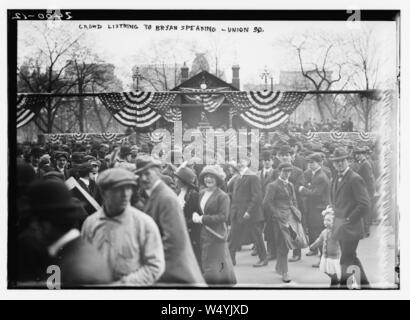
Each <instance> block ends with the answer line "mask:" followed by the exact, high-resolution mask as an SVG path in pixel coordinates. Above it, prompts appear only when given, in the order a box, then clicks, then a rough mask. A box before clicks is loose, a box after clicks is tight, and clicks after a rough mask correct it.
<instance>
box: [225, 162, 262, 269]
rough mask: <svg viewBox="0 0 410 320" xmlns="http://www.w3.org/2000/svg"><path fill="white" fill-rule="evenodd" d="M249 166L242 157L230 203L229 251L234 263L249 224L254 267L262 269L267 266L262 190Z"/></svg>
mask: <svg viewBox="0 0 410 320" xmlns="http://www.w3.org/2000/svg"><path fill="white" fill-rule="evenodd" d="M250 164H251V161H250V158H249V157H243V158H242V159H241V160H240V162H239V165H238V169H239V174H240V177H238V179H237V181H236V183H235V184H234V190H233V194H232V203H231V233H230V239H229V251H230V253H231V257H232V262H233V263H234V264H235V263H236V259H235V256H236V252H237V251H238V250H239V248H240V247H241V244H242V243H241V242H242V235H243V233H244V231H245V228H246V225H247V224H246V222H249V225H250V229H251V235H252V240H253V243H254V244H255V246H256V251H257V253H258V256H259V261H258V262H257V263H256V264H254V267H262V266H266V265H267V264H268V260H267V253H266V248H265V243H264V242H263V237H262V229H263V221H264V218H263V212H262V206H261V203H262V189H261V182H260V180H259V178H258V176H257V175H256V174H255V173H254V172H252V171H251V170H250V169H249V165H250Z"/></svg>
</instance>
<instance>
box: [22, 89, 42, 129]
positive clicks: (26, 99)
mask: <svg viewBox="0 0 410 320" xmlns="http://www.w3.org/2000/svg"><path fill="white" fill-rule="evenodd" d="M46 102H47V97H46V96H40V95H27V94H19V95H18V96H17V128H20V127H22V126H24V125H26V124H27V123H29V122H30V121H31V120H33V118H34V117H35V116H36V115H37V114H38V113H39V112H40V110H41V108H42V107H43V106H44V105H45V103H46Z"/></svg>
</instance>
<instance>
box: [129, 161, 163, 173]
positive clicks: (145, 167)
mask: <svg viewBox="0 0 410 320" xmlns="http://www.w3.org/2000/svg"><path fill="white" fill-rule="evenodd" d="M153 167H157V168H160V169H161V164H160V163H148V164H146V165H145V166H143V167H142V168H139V169H137V170H135V171H134V173H135V174H138V173H141V172H143V171H145V170H148V169H150V168H153Z"/></svg>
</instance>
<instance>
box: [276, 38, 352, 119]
mask: <svg viewBox="0 0 410 320" xmlns="http://www.w3.org/2000/svg"><path fill="white" fill-rule="evenodd" d="M280 44H282V45H286V46H288V47H289V48H290V49H291V51H292V52H293V53H294V55H295V57H296V61H295V63H297V64H298V69H299V70H300V73H301V76H302V77H303V78H304V79H305V80H306V83H305V85H304V90H306V89H310V90H315V91H329V90H333V89H335V88H337V89H339V90H342V89H344V88H345V87H346V85H347V84H348V83H349V80H350V79H349V77H348V76H347V77H346V75H345V72H344V71H345V70H344V69H345V66H346V63H345V62H344V61H342V60H340V59H338V54H339V52H340V47H341V42H340V39H338V38H333V39H331V38H329V37H328V36H326V35H320V36H319V35H314V34H305V35H302V36H301V37H299V38H297V37H289V38H286V39H282V40H281V41H280ZM299 87H300V84H299ZM299 89H300V88H299ZM314 101H315V104H316V107H317V110H318V113H319V115H320V118H321V120H322V121H323V120H324V119H325V117H326V114H329V115H330V117H331V118H332V119H336V118H338V117H339V116H340V114H341V113H342V112H343V111H344V110H345V109H344V105H343V104H341V103H340V101H341V99H340V98H339V95H338V94H333V95H329V94H316V95H315V96H314Z"/></svg>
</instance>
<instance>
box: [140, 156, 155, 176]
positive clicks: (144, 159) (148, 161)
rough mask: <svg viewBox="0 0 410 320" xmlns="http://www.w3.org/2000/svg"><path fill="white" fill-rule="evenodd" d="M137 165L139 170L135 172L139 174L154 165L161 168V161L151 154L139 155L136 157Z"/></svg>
mask: <svg viewBox="0 0 410 320" xmlns="http://www.w3.org/2000/svg"><path fill="white" fill-rule="evenodd" d="M136 165H137V170H136V171H135V173H137V174H138V173H140V172H142V171H144V170H147V169H149V168H152V167H158V168H161V161H158V160H155V159H154V158H152V157H151V156H147V155H144V156H139V157H138V158H137V159H136Z"/></svg>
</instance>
